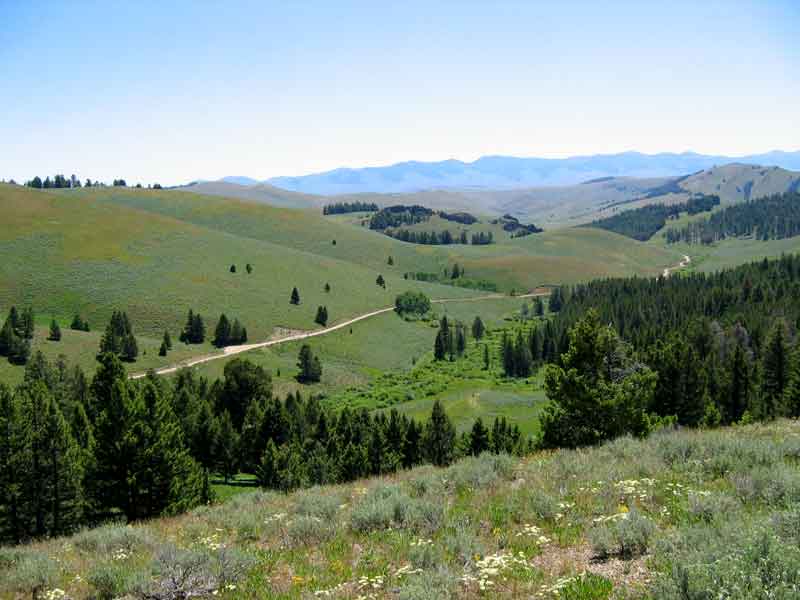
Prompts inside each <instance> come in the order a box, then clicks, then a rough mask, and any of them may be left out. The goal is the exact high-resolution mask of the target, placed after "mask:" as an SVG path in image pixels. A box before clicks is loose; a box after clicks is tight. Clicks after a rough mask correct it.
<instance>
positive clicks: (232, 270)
mask: <svg viewBox="0 0 800 600" xmlns="http://www.w3.org/2000/svg"><path fill="white" fill-rule="evenodd" d="M230 272H231V273H236V265H231V268H230Z"/></svg>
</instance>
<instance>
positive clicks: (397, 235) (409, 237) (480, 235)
mask: <svg viewBox="0 0 800 600" xmlns="http://www.w3.org/2000/svg"><path fill="white" fill-rule="evenodd" d="M384 233H385V234H386V235H388V236H389V237H393V238H394V239H396V240H400V241H401V242H408V243H410V244H426V245H430V246H439V245H442V246H447V245H450V244H472V245H473V246H482V245H488V244H492V243H494V235H493V234H492V232H491V231H488V232H483V231H481V232H477V233H473V234H472V235H471V236H469V235H468V234H467V232H466V231H464V230H462V231H461V233H458V234H456V235H453V234H452V233H450V231H449V230H448V229H445V230H443V231H411V230H408V229H386V230H385V231H384Z"/></svg>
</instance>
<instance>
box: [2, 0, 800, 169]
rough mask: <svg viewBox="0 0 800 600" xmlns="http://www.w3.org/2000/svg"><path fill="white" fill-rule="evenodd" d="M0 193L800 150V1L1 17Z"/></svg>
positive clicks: (307, 5) (121, 10)
mask: <svg viewBox="0 0 800 600" xmlns="http://www.w3.org/2000/svg"><path fill="white" fill-rule="evenodd" d="M0 19H2V22H3V27H2V28H0V99H2V102H0V178H4V179H8V178H15V179H17V180H18V181H22V180H25V179H28V178H31V177H32V176H34V175H36V174H39V175H42V176H44V175H45V174H51V175H52V174H54V173H65V174H67V175H70V174H72V173H75V174H77V175H78V176H79V177H81V178H82V179H86V178H87V177H90V178H92V179H100V180H103V181H109V182H110V181H111V180H112V179H114V178H118V177H122V178H125V179H126V180H127V181H128V183H129V184H130V183H132V182H142V183H144V184H146V183H151V182H159V183H162V184H163V185H175V184H178V183H184V182H188V181H191V180H194V179H215V178H219V177H222V176H226V175H247V176H251V177H254V178H258V179H265V178H268V177H272V176H277V175H302V174H307V173H312V172H318V171H323V170H327V169H332V168H336V167H341V166H351V167H359V166H377V165H384V164H391V163H395V162H399V161H405V160H422V161H431V160H443V159H447V158H456V159H460V160H474V159H476V158H478V157H480V156H483V155H496V154H503V155H513V156H540V157H553V158H555V157H566V156H573V155H584V154H597V153H613V152H622V151H628V150H637V151H641V152H647V153H655V152H662V151H670V152H682V151H686V150H692V151H696V152H702V153H707V154H724V155H729V156H736V155H745V154H753V153H760V152H765V151H769V150H774V149H782V150H798V149H800V135H798V134H799V133H800V102H799V101H798V98H800V76H798V74H799V73H800V34H798V25H797V24H798V22H800V2H798V1H797V0H785V1H773V2H770V1H767V0H762V1H755V2H744V1H742V2H739V1H735V0H729V1H726V2H713V1H708V2H706V1H704V2H696V1H693V2H681V1H671V2H660V3H655V2H641V1H635V2H594V1H587V2H571V1H566V0H564V1H559V2H552V3H551V2H535V1H533V0H529V1H524V2H523V1H520V2H502V1H497V2H494V1H492V2H477V1H473V0H461V1H460V2H450V1H447V0H439V1H435V2H430V1H422V2H416V1H414V0H407V1H403V2H396V3H394V2H374V0H373V1H365V2H347V1H344V0H342V1H335V2H333V1H331V2H312V1H307V2H294V1H288V0H287V1H286V2H268V1H260V2H237V1H235V0H229V1H225V2H222V1H220V2H210V1H204V0H190V1H185V2H182V1H174V2H173V1H169V0H160V1H150V0H137V1H136V2H134V1H131V0H129V1H114V0H108V1H96V2H84V1H81V0H70V1H65V2H46V1H36V2H28V1H25V0H0Z"/></svg>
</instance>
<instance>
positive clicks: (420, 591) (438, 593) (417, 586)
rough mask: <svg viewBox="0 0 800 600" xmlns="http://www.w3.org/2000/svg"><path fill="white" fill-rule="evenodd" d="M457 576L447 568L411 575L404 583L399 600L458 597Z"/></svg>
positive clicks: (432, 599) (431, 599)
mask: <svg viewBox="0 0 800 600" xmlns="http://www.w3.org/2000/svg"><path fill="white" fill-rule="evenodd" d="M457 597H458V589H457V581H456V577H455V576H454V575H453V574H452V573H451V572H450V571H449V570H447V569H446V568H444V567H443V568H440V569H438V570H436V571H433V572H429V573H425V576H424V577H411V578H409V579H408V580H407V581H405V582H404V583H403V585H402V586H401V587H400V592H399V594H398V598H399V600H447V599H448V598H457Z"/></svg>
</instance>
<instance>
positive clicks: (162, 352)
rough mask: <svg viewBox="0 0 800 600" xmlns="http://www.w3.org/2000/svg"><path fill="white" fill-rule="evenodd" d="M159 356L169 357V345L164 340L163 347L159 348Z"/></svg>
mask: <svg viewBox="0 0 800 600" xmlns="http://www.w3.org/2000/svg"><path fill="white" fill-rule="evenodd" d="M158 355H159V356H166V355H167V344H166V343H165V342H164V341H163V340H162V341H161V346H159V348H158Z"/></svg>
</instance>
